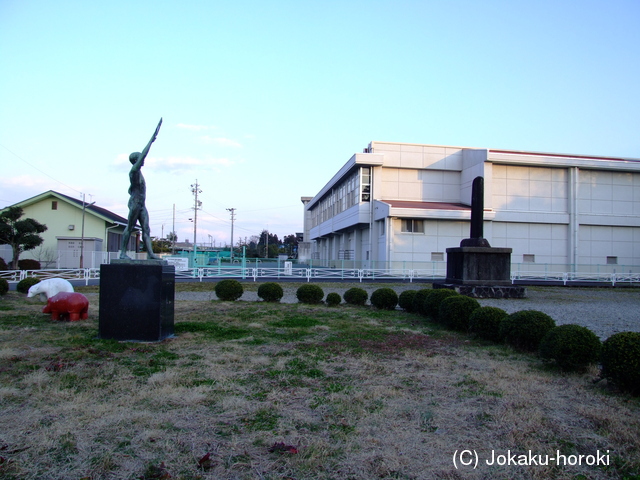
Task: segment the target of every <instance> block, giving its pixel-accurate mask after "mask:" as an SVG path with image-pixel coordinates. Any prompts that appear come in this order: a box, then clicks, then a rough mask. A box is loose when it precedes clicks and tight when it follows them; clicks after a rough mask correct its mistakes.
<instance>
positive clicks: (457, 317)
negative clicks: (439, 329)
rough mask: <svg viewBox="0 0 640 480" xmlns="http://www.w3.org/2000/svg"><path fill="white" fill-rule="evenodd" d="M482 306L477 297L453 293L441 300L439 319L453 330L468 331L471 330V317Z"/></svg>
mask: <svg viewBox="0 0 640 480" xmlns="http://www.w3.org/2000/svg"><path fill="white" fill-rule="evenodd" d="M478 308H480V304H479V303H478V301H477V300H476V299H475V298H471V297H466V296H464V295H452V296H450V297H447V298H445V299H443V300H442V302H440V310H439V311H438V319H439V320H438V321H439V322H440V323H442V324H443V325H444V326H446V327H447V328H449V329H451V330H457V331H459V332H466V331H467V330H469V317H470V316H471V314H472V313H473V311H474V310H477V309H478Z"/></svg>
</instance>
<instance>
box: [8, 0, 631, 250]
mask: <svg viewBox="0 0 640 480" xmlns="http://www.w3.org/2000/svg"><path fill="white" fill-rule="evenodd" d="M639 87H640V2H638V1H637V0H608V1H606V2H603V1H601V0H599V1H592V0H579V1H578V0H575V1H574V0H531V1H529V0H502V1H498V0H482V1H480V0H476V1H464V0H431V1H429V0H422V1H406V0H390V1H376V0H369V1H364V0H363V1H357V0H353V1H350V0H335V1H334V0H324V1H315V0H299V1H283V0H273V1H268V0H262V1H249V0H247V1H243V0H238V1H233V2H230V1H224V2H223V1H218V0H201V1H200V0H181V1H180V2H178V1H168V0H153V1H151V0H137V1H135V2H132V1H130V0H110V1H109V2H93V1H87V0H75V1H74V0H56V1H55V2H52V1H50V0H0V208H2V207H5V206H9V205H12V204H14V203H17V202H20V201H22V200H25V199H27V198H30V197H32V196H35V195H38V194H40V193H43V192H45V191H48V190H55V191H58V192H60V193H64V194H66V195H70V196H72V197H74V198H79V199H81V198H82V196H83V195H84V197H85V199H86V201H87V202H96V204H97V205H99V206H101V207H104V208H107V209H109V210H111V211H113V212H115V213H117V214H119V215H122V216H124V217H126V215H127V212H128V208H127V201H128V194H127V190H128V187H129V177H128V172H129V169H130V164H129V161H128V156H129V154H130V153H131V152H134V151H141V150H142V149H143V148H144V147H145V145H146V144H147V142H148V141H149V140H150V138H151V136H152V134H153V132H154V130H155V128H156V125H157V123H158V121H159V119H160V118H161V117H162V118H163V124H162V127H161V129H160V133H159V135H158V138H157V140H156V141H155V143H154V144H153V145H152V147H151V151H150V153H149V156H148V157H147V160H146V162H145V165H144V167H143V170H142V171H143V174H144V176H145V179H146V182H147V202H146V204H147V208H148V210H149V215H150V218H151V235H152V236H158V237H161V236H163V235H167V234H168V233H169V232H171V231H172V230H174V225H175V231H176V233H177V235H178V240H179V241H184V240H185V239H189V240H190V241H193V237H194V224H193V222H192V221H190V219H193V218H194V211H193V207H194V201H195V197H194V195H193V194H192V185H194V184H195V183H196V182H197V183H198V185H199V190H201V193H199V196H198V200H200V201H201V202H202V205H201V210H198V212H197V232H196V241H197V242H198V243H207V244H209V243H214V244H215V245H217V246H219V245H222V244H228V243H229V242H230V239H231V212H230V211H229V210H228V209H230V208H234V209H235V222H234V243H237V242H238V239H239V238H241V239H244V238H245V237H250V236H252V235H258V234H259V233H260V232H261V231H262V230H265V229H267V230H269V232H272V233H275V234H277V235H278V236H279V237H280V238H283V237H284V236H285V235H289V234H292V233H295V232H301V231H302V223H303V205H302V203H301V201H300V197H302V196H314V195H315V194H316V193H318V192H319V191H320V190H321V189H322V187H323V186H324V185H325V184H326V183H327V182H328V181H329V180H330V179H331V177H332V176H333V175H334V174H335V173H336V172H337V171H338V170H339V169H340V168H341V167H342V166H343V165H344V164H345V163H346V162H347V161H348V160H349V158H351V156H352V155H353V154H354V153H359V152H362V149H363V148H365V147H366V146H367V145H368V144H369V142H370V141H388V142H405V143H422V144H435V145H453V146H462V147H477V148H496V149H514V150H529V151H537V152H551V153H570V154H571V153H572V154H586V155H603V156H614V157H624V158H640V134H639V133H640V131H639V127H640V88H639ZM174 208H175V216H174V213H173V212H174ZM174 218H175V221H174ZM174 222H175V223H174Z"/></svg>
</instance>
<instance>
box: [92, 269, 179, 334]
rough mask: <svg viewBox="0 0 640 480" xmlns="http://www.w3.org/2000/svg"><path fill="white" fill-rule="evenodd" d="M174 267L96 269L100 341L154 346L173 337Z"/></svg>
mask: <svg viewBox="0 0 640 480" xmlns="http://www.w3.org/2000/svg"><path fill="white" fill-rule="evenodd" d="M174 296H175V267H174V266H173V265H168V264H167V263H166V262H163V261H159V260H114V261H112V262H111V264H108V265H107V264H105V265H101V266H100V320H99V333H98V336H99V337H100V338H103V339H112V340H128V341H140V342H158V341H160V340H163V339H165V338H167V337H171V336H172V335H173V312H174Z"/></svg>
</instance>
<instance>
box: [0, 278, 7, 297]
mask: <svg viewBox="0 0 640 480" xmlns="http://www.w3.org/2000/svg"><path fill="white" fill-rule="evenodd" d="M8 291H9V282H7V280H6V279H4V278H0V295H4V294H5V293H7V292H8Z"/></svg>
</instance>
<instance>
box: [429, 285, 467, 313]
mask: <svg viewBox="0 0 640 480" xmlns="http://www.w3.org/2000/svg"><path fill="white" fill-rule="evenodd" d="M454 295H460V294H459V293H458V292H456V291H455V290H452V289H450V288H436V289H433V290H429V294H428V295H427V296H426V297H425V299H424V302H423V305H422V314H423V315H424V316H426V317H430V318H431V319H432V320H434V321H438V314H439V313H440V303H442V301H443V300H444V299H445V298H448V297H453V296H454Z"/></svg>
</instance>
